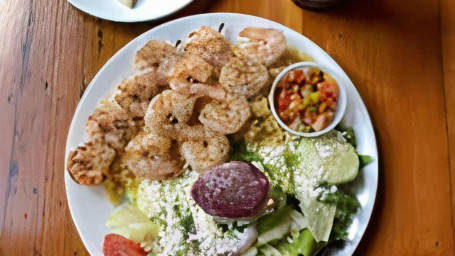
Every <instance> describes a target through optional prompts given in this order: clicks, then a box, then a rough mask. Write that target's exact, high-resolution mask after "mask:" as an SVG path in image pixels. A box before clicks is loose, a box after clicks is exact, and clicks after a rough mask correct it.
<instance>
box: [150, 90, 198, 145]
mask: <svg viewBox="0 0 455 256" xmlns="http://www.w3.org/2000/svg"><path fill="white" fill-rule="evenodd" d="M195 102H196V99H195V98H188V97H186V96H183V95H181V94H178V93H176V92H174V91H171V90H166V91H163V92H162V93H161V94H158V95H157V96H155V98H153V99H152V101H151V102H150V104H149V106H148V108H147V112H146V113H145V117H144V121H145V127H144V129H145V130H146V131H147V132H151V133H154V134H156V135H158V136H164V137H168V138H177V136H178V132H179V130H180V129H182V126H184V125H185V123H186V122H188V120H189V119H190V118H191V115H192V113H193V108H194V104H195Z"/></svg>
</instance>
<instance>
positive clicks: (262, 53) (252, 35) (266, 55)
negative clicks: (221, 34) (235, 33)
mask: <svg viewBox="0 0 455 256" xmlns="http://www.w3.org/2000/svg"><path fill="white" fill-rule="evenodd" d="M236 46H237V47H240V48H242V49H244V50H245V51H246V53H247V55H248V56H249V57H250V58H252V59H257V60H259V61H260V62H261V63H262V64H264V65H266V66H267V67H268V66H270V65H272V64H273V63H274V62H275V61H276V60H277V59H278V58H279V57H280V56H281V55H282V54H283V53H284V51H285V50H286V47H287V43H286V37H285V36H284V35H283V33H281V32H280V31H278V30H276V29H269V28H253V27H248V28H245V29H243V30H242V31H240V33H239V37H238V38H237V42H236Z"/></svg>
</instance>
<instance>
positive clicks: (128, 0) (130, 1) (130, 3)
mask: <svg viewBox="0 0 455 256" xmlns="http://www.w3.org/2000/svg"><path fill="white" fill-rule="evenodd" d="M118 1H119V2H120V3H122V4H124V5H125V6H127V7H129V8H133V7H134V5H135V4H136V2H137V0H118Z"/></svg>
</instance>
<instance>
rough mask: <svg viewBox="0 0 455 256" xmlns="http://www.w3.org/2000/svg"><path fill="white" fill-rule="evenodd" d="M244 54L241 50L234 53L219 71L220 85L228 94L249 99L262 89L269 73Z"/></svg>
mask: <svg viewBox="0 0 455 256" xmlns="http://www.w3.org/2000/svg"><path fill="white" fill-rule="evenodd" d="M245 54H246V53H245V51H243V50H241V49H237V50H236V51H235V57H233V58H231V59H230V60H229V62H228V63H227V64H226V65H225V66H224V67H223V68H222V69H221V74H220V83H221V86H222V87H223V88H224V89H226V90H227V91H228V92H230V93H235V94H238V95H242V96H245V97H247V98H249V97H251V96H254V95H256V94H257V93H258V92H259V91H260V90H261V89H262V88H264V86H265V85H266V84H267V81H268V79H269V73H268V71H267V68H266V67H265V66H264V65H262V64H261V63H259V62H257V61H256V60H255V59H252V58H250V57H248V56H247V55H245Z"/></svg>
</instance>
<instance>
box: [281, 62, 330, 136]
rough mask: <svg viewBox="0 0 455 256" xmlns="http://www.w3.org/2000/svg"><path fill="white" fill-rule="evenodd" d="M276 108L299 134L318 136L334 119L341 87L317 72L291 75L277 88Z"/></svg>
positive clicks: (308, 70)
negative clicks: (308, 133) (315, 133)
mask: <svg viewBox="0 0 455 256" xmlns="http://www.w3.org/2000/svg"><path fill="white" fill-rule="evenodd" d="M276 90H277V91H276V92H275V103H274V104H275V108H276V109H277V114H278V116H279V117H280V119H281V120H282V121H283V122H284V123H285V124H286V125H287V126H288V127H289V128H291V129H293V130H295V131H298V132H317V131H320V130H323V129H324V128H326V127H327V126H328V125H329V124H330V123H331V122H332V121H333V119H334V117H335V113H336V109H337V105H338V85H337V83H336V81H335V79H333V78H332V77H331V76H330V75H329V74H327V73H326V72H323V71H322V70H320V69H318V68H297V69H294V70H291V71H289V72H288V73H287V74H286V75H285V76H284V77H283V78H282V79H281V80H280V82H279V83H278V84H277V88H276Z"/></svg>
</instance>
